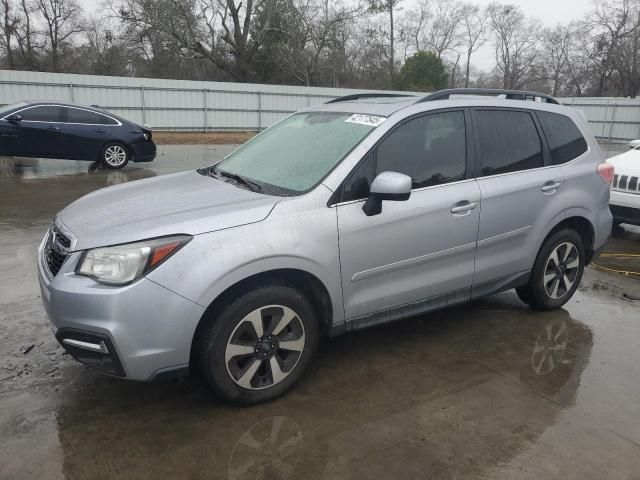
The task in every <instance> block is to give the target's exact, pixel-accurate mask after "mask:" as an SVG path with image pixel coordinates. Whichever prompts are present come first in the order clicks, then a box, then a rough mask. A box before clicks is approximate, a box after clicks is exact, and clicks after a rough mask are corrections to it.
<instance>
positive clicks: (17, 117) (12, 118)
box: [7, 113, 22, 123]
mask: <svg viewBox="0 0 640 480" xmlns="http://www.w3.org/2000/svg"><path fill="white" fill-rule="evenodd" d="M7 121H8V122H11V123H18V122H21V121H22V116H21V115H18V114H17V113H14V114H13V115H9V116H8V117H7Z"/></svg>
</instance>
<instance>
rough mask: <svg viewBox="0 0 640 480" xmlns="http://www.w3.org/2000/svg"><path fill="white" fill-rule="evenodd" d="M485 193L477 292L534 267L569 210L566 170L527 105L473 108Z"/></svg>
mask: <svg viewBox="0 0 640 480" xmlns="http://www.w3.org/2000/svg"><path fill="white" fill-rule="evenodd" d="M472 115H473V121H474V132H475V140H476V151H477V156H476V159H477V162H476V174H477V177H478V179H477V180H478V185H479V186H480V193H481V197H482V201H481V202H482V208H481V210H480V228H479V232H478V249H477V253H476V273H475V278H474V294H482V291H483V289H487V290H491V289H492V288H495V287H496V286H498V285H497V284H500V283H502V284H508V282H509V281H510V280H513V279H514V277H517V276H518V275H519V274H525V273H526V272H527V271H528V270H530V269H531V268H532V267H533V262H534V261H535V257H536V255H537V252H538V249H539V247H540V242H541V241H542V238H541V235H543V232H544V231H545V229H546V228H547V226H548V225H549V224H550V223H551V222H556V221H560V220H561V219H562V218H563V217H564V215H565V211H566V199H565V195H564V194H563V182H564V176H563V173H562V169H561V168H558V167H554V166H552V165H551V160H550V156H549V152H548V148H547V145H546V140H545V138H544V136H543V135H542V132H541V128H540V125H539V124H538V121H537V118H536V117H535V115H534V114H533V112H531V111H528V110H524V109H508V108H502V109H499V108H476V109H473V110H472Z"/></svg>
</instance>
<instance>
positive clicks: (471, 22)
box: [462, 4, 488, 88]
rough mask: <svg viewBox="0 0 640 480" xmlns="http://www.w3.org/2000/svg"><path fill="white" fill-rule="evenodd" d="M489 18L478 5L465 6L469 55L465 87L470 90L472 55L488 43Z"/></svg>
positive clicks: (464, 27) (465, 38) (465, 35)
mask: <svg viewBox="0 0 640 480" xmlns="http://www.w3.org/2000/svg"><path fill="white" fill-rule="evenodd" d="M487 23H488V18H487V15H486V14H485V12H484V11H483V10H481V9H480V7H478V5H473V4H465V5H464V15H463V16H462V26H463V36H464V46H465V48H466V54H467V65H466V68H465V77H464V87H465V88H469V74H470V69H471V55H473V54H474V52H476V51H477V50H478V49H479V48H480V47H481V46H482V45H484V43H485V42H486V41H487V37H486V33H487Z"/></svg>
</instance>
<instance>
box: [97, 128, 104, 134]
mask: <svg viewBox="0 0 640 480" xmlns="http://www.w3.org/2000/svg"><path fill="white" fill-rule="evenodd" d="M96 132H98V133H104V132H106V130H105V129H104V128H96Z"/></svg>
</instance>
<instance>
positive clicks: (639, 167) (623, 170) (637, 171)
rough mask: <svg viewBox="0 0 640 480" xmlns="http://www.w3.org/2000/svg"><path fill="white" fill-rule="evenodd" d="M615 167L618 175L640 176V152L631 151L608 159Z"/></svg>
mask: <svg viewBox="0 0 640 480" xmlns="http://www.w3.org/2000/svg"><path fill="white" fill-rule="evenodd" d="M607 162H608V163H610V164H611V165H613V167H614V168H615V173H616V175H629V176H634V177H638V176H640V150H629V151H628V152H625V153H622V154H620V155H616V156H615V157H611V158H609V159H607Z"/></svg>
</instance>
